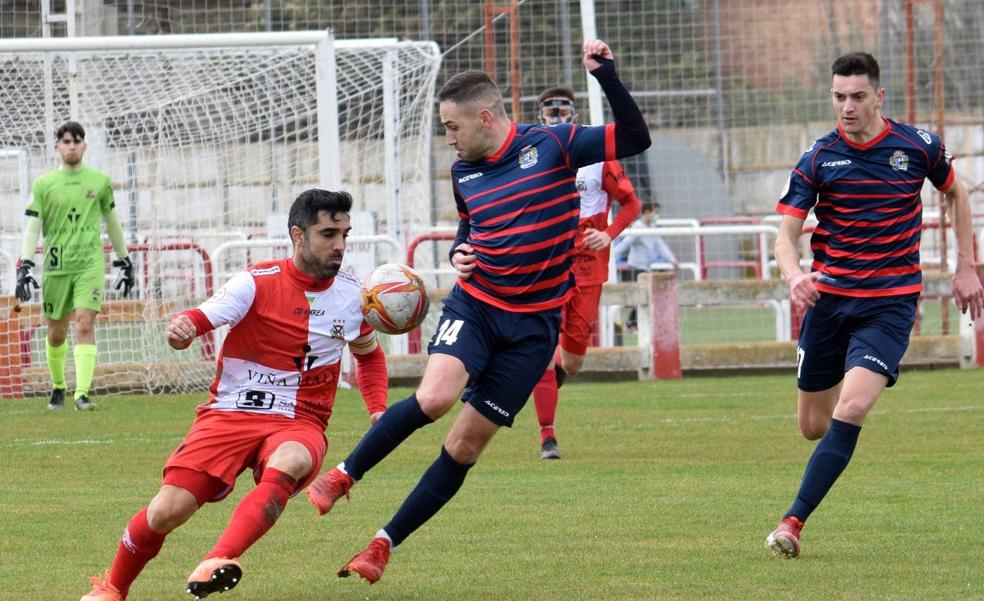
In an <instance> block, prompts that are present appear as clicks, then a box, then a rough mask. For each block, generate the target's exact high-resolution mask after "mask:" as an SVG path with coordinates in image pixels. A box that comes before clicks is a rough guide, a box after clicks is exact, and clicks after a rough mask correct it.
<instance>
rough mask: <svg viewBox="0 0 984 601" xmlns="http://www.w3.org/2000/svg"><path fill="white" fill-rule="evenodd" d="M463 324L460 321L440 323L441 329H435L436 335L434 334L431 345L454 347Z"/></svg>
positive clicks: (452, 320) (449, 320)
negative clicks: (442, 344)
mask: <svg viewBox="0 0 984 601" xmlns="http://www.w3.org/2000/svg"><path fill="white" fill-rule="evenodd" d="M464 323H465V322H464V321H463V320H461V319H445V320H444V321H442V322H441V327H439V328H438V329H437V333H436V334H434V341H433V342H432V343H431V344H433V345H434V346H438V345H440V344H441V343H444V344H446V345H448V346H454V343H455V342H456V341H457V340H458V333H459V332H461V326H462V325H463V324H464Z"/></svg>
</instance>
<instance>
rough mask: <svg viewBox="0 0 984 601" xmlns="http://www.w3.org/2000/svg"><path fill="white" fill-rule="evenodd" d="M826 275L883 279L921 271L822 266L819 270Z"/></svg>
mask: <svg viewBox="0 0 984 601" xmlns="http://www.w3.org/2000/svg"><path fill="white" fill-rule="evenodd" d="M820 271H823V272H824V273H826V274H828V275H836V276H848V277H852V278H872V277H875V278H877V277H885V276H891V275H908V274H910V273H920V272H921V271H922V269H921V268H920V267H919V265H903V266H902V267H882V268H880V269H844V268H842V267H834V266H833V265H824V266H823V268H822V269H821V270H820Z"/></svg>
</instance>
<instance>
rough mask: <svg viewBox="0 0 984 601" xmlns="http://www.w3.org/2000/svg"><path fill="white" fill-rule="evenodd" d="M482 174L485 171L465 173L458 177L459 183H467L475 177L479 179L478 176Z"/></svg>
mask: <svg viewBox="0 0 984 601" xmlns="http://www.w3.org/2000/svg"><path fill="white" fill-rule="evenodd" d="M482 175H483V173H482V172H481V171H479V172H478V173H471V174H469V175H464V176H462V177H459V178H458V183H459V184H463V183H465V182H467V181H471V180H473V179H478V178H480V177H482Z"/></svg>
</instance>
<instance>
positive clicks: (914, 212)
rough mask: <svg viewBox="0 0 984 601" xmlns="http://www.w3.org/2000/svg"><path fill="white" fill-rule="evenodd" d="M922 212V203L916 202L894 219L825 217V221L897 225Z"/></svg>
mask: <svg viewBox="0 0 984 601" xmlns="http://www.w3.org/2000/svg"><path fill="white" fill-rule="evenodd" d="M921 212H922V205H919V204H917V205H916V208H914V209H913V210H911V211H909V212H908V213H906V214H904V215H901V216H899V217H896V218H894V219H885V220H882V221H864V220H861V219H857V220H854V219H837V218H835V217H827V218H826V221H829V222H831V223H836V224H837V225H843V226H847V227H882V228H883V227H887V226H890V225H897V224H899V223H904V222H906V221H910V220H911V219H912V218H914V217H915V216H916V215H918V214H919V213H921Z"/></svg>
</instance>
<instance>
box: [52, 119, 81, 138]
mask: <svg viewBox="0 0 984 601" xmlns="http://www.w3.org/2000/svg"><path fill="white" fill-rule="evenodd" d="M65 134H72V137H73V138H78V139H79V140H85V128H84V127H82V124H81V123H76V122H75V121H66V122H64V123H62V124H61V127H59V128H58V131H56V132H55V139H56V140H61V139H62V136H64V135H65Z"/></svg>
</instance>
